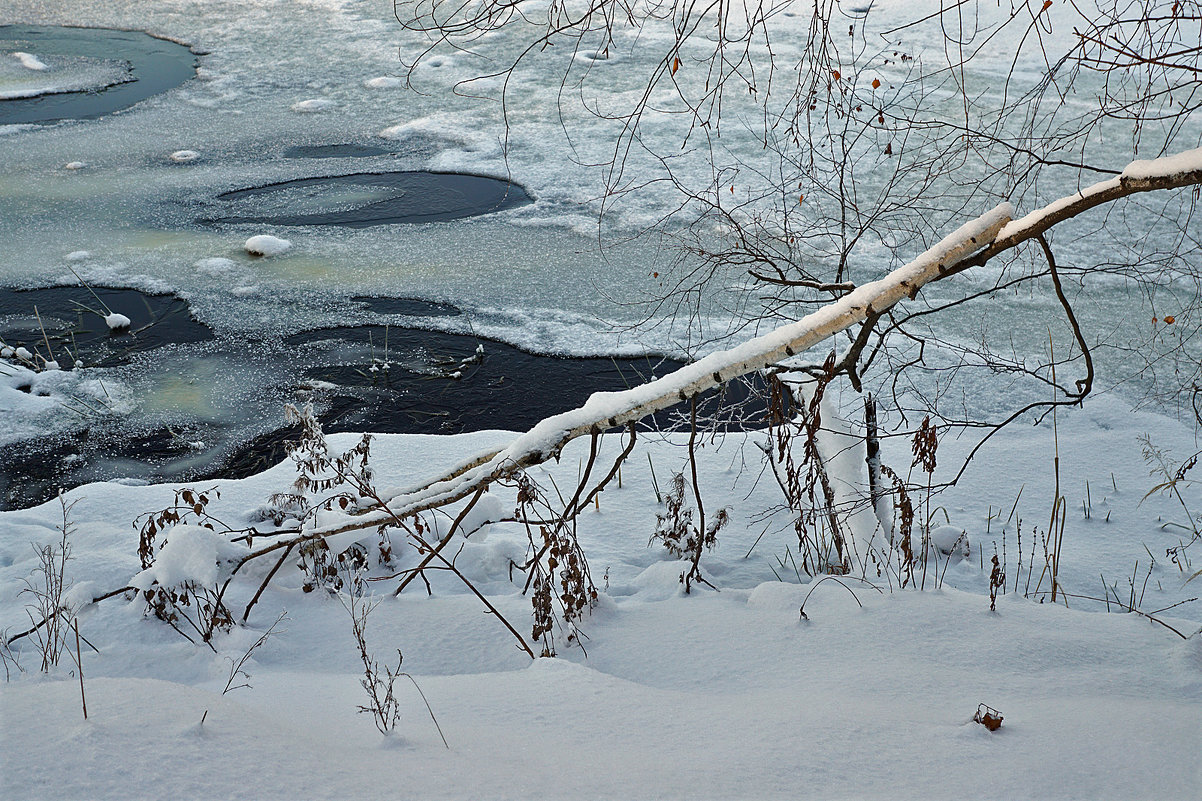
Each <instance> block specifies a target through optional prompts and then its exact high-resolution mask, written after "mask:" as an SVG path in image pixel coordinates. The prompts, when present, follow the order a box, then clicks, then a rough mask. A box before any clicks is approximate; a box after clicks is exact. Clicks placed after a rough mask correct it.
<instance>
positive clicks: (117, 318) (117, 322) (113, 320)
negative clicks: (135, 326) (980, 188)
mask: <svg viewBox="0 0 1202 801" xmlns="http://www.w3.org/2000/svg"><path fill="white" fill-rule="evenodd" d="M104 324H105V325H107V326H108V327H109V330H110V331H121V330H124V329H126V328H129V325H130V319H129V318H128V317H126V316H125V315H124V314H118V313H117V312H109V313H108V314H106V315H105V316H104Z"/></svg>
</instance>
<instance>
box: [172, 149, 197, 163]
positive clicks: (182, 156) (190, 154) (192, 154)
mask: <svg viewBox="0 0 1202 801" xmlns="http://www.w3.org/2000/svg"><path fill="white" fill-rule="evenodd" d="M167 158H169V159H171V160H172V161H174V162H175V163H176V164H187V163H188V162H189V161H196V160H197V159H198V158H200V154H199V153H197V152H196V151H195V150H177V151H175V152H174V153H172V154H171V155H170V156H168V157H167Z"/></svg>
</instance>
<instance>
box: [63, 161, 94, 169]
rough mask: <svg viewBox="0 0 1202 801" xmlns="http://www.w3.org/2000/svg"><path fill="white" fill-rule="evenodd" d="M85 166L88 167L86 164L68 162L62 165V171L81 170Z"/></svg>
mask: <svg viewBox="0 0 1202 801" xmlns="http://www.w3.org/2000/svg"><path fill="white" fill-rule="evenodd" d="M86 166H88V165H87V162H83V161H68V162H67V163H66V164H64V165H63V169H64V170H82V169H83V168H84V167H86Z"/></svg>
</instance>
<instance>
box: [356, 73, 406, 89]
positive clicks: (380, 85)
mask: <svg viewBox="0 0 1202 801" xmlns="http://www.w3.org/2000/svg"><path fill="white" fill-rule="evenodd" d="M403 83H404V81H402V80H401V79H400V78H394V77H392V76H391V75H381V76H380V77H378V78H371V79H369V80H366V81H364V82H363V85H364V86H366V87H367V88H369V89H395V88H396V87H398V86H400V85H401V84H403Z"/></svg>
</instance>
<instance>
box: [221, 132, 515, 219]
mask: <svg viewBox="0 0 1202 801" xmlns="http://www.w3.org/2000/svg"><path fill="white" fill-rule="evenodd" d="M330 147H332V148H348V147H351V146H350V145H335V146H330ZM314 151H316V152H318V153H320V149H319V148H309V149H308V150H307V151H306V153H307V154H308V156H309V157H314ZM336 152H338V154H339V155H344V154H343V153H341V152H340V151H336ZM218 200H220V201H222V202H223V203H224V204H225V205H226V206H227V207H228V208H229V209H230V213H229V214H226V215H222V216H221V217H218V218H217V219H215V220H206V221H205V222H210V223H245V222H254V223H265V224H269V225H338V226H343V227H347V228H367V227H371V226H376V225H393V224H407V223H429V222H446V221H448V220H458V219H462V218H464V217H476V216H479V215H482V214H491V213H494V212H498V211H504V210H506V209H511V208H515V207H517V206H524V205H526V204H527V203H530V202H531V201H532V199H531V197H530V195H529V194H527V192H526V190H524V189H523V188H522V187H520V186H518V185H517V184H515V183H511V182H510V181H506V180H503V179H500V178H488V177H485V176H480V175H466V174H463V173H439V172H424V171H398V172H365V173H353V174H350V175H332V176H323V177H314V178H297V179H295V180H291V181H283V182H280V183H275V184H268V185H266V186H256V187H251V188H249V189H238V190H235V191H233V192H226V193H224V194H221V195H219V196H218Z"/></svg>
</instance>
